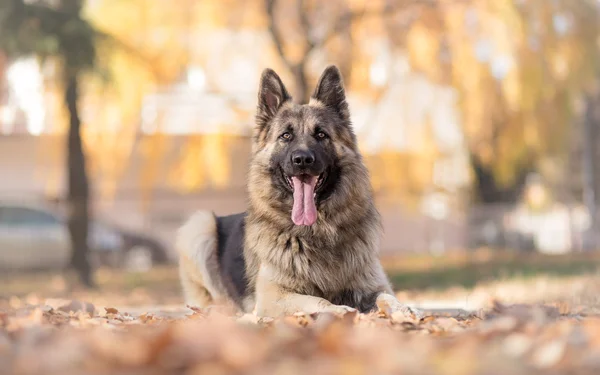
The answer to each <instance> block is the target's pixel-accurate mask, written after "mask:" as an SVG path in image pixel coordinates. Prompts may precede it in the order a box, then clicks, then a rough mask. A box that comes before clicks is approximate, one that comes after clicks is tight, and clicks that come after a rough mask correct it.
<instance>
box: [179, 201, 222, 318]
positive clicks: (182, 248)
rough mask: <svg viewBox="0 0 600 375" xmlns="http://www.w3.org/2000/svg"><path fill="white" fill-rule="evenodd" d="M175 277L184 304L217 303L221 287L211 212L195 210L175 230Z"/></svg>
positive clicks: (219, 301) (220, 296)
mask: <svg viewBox="0 0 600 375" xmlns="http://www.w3.org/2000/svg"><path fill="white" fill-rule="evenodd" d="M176 248H177V251H178V252H179V254H180V256H179V276H180V280H181V285H182V288H183V294H184V297H185V301H186V303H187V304H189V305H192V306H195V307H206V306H208V305H211V304H221V303H222V300H223V299H224V297H225V290H224V289H225V288H224V286H223V282H222V279H221V275H220V270H219V261H218V254H217V252H218V250H217V223H216V221H215V217H214V215H213V214H212V212H209V211H198V212H196V213H195V214H194V215H192V216H191V217H190V219H189V220H188V221H187V222H186V223H185V224H184V225H183V226H182V227H181V228H180V229H179V231H178V232H177V239H176Z"/></svg>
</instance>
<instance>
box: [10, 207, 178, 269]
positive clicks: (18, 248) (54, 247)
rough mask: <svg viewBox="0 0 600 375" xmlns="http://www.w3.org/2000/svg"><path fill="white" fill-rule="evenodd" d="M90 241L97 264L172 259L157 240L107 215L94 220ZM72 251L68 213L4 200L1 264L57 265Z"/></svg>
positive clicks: (140, 265) (135, 265) (137, 264)
mask: <svg viewBox="0 0 600 375" xmlns="http://www.w3.org/2000/svg"><path fill="white" fill-rule="evenodd" d="M89 245H90V255H91V260H92V262H93V264H94V266H100V265H104V266H113V267H114V266H116V267H125V268H127V269H132V270H140V271H143V270H147V269H149V268H151V267H152V266H153V265H155V264H160V263H165V262H167V261H168V260H169V258H168V251H167V249H166V248H165V247H164V246H163V245H162V244H161V243H160V242H159V241H158V240H157V239H155V238H152V237H150V236H147V235H145V234H141V233H136V232H133V231H130V230H125V229H123V228H120V227H118V226H116V225H114V224H111V223H108V222H106V221H102V220H94V221H92V222H91V223H90V228H89ZM70 255H71V244H70V239H69V233H68V229H67V224H66V220H65V216H64V215H62V214H61V213H60V212H58V211H57V210H54V209H51V208H48V207H45V206H43V205H25V204H17V203H2V202H0V268H3V269H56V268H61V267H64V266H65V265H67V264H68V262H69V259H70Z"/></svg>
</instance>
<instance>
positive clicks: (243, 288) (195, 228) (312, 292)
mask: <svg viewBox="0 0 600 375" xmlns="http://www.w3.org/2000/svg"><path fill="white" fill-rule="evenodd" d="M251 160H252V161H251V163H250V170H249V175H248V195H249V207H248V210H247V212H245V213H240V214H236V215H231V216H224V217H215V215H214V214H213V213H212V212H208V211H200V212H197V213H195V214H194V215H192V217H191V218H190V219H189V220H188V222H187V223H186V224H185V225H183V226H182V227H181V229H180V230H179V232H178V235H177V245H176V246H177V249H178V251H179V254H180V277H181V283H182V287H183V291H184V296H185V299H186V303H187V304H188V305H192V306H198V307H204V306H207V305H211V304H213V305H214V304H221V303H231V302H233V303H234V304H235V305H237V307H238V308H239V309H241V310H242V311H245V312H252V311H254V312H255V313H256V314H257V315H258V316H269V317H276V316H280V315H284V314H292V313H295V312H299V311H302V312H306V313H316V312H331V313H334V314H343V313H345V312H348V311H355V310H359V311H360V312H368V311H371V310H374V309H375V308H376V307H377V306H381V303H385V306H387V307H386V308H387V309H388V311H389V310H390V309H391V310H392V311H401V312H404V313H407V314H411V315H416V316H420V313H419V311H417V310H412V309H410V308H408V307H407V306H405V305H403V304H401V303H400V302H399V301H398V300H397V299H396V298H395V297H394V295H393V292H392V288H391V286H390V283H389V281H388V279H387V277H386V275H385V273H384V271H383V268H382V266H381V263H380V262H379V258H378V247H379V241H380V237H381V232H382V231H381V223H380V216H379V213H378V212H377V210H376V208H375V205H374V203H373V197H372V192H371V185H370V182H369V175H368V172H367V168H366V167H365V165H364V163H363V160H362V157H361V155H360V153H359V150H358V147H357V143H356V137H355V135H354V133H353V130H352V125H351V121H350V112H349V110H348V104H347V102H346V96H345V91H344V85H343V82H342V76H341V74H340V72H339V70H338V69H337V67H335V66H330V67H328V68H327V69H326V70H325V71H324V72H323V74H322V75H321V77H320V79H319V82H318V84H317V87H316V89H315V91H314V93H313V94H312V97H311V99H310V101H309V103H308V104H304V105H298V104H294V103H292V98H291V96H290V94H289V93H288V91H287V89H286V88H285V86H284V85H283V83H282V81H281V79H280V78H279V76H278V75H277V74H276V73H275V72H274V71H273V70H271V69H266V70H265V71H264V72H263V74H262V77H261V80H260V87H259V93H258V108H257V115H256V127H255V129H254V133H253V144H252V159H251Z"/></svg>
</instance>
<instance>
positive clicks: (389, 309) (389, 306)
mask: <svg viewBox="0 0 600 375" xmlns="http://www.w3.org/2000/svg"><path fill="white" fill-rule="evenodd" d="M377 308H378V309H379V311H381V312H383V313H384V314H385V315H387V316H389V317H394V318H405V319H415V320H421V319H422V318H423V317H424V316H425V315H424V314H423V312H422V311H421V310H419V309H417V308H414V307H410V306H408V305H405V304H403V303H401V302H400V301H398V299H397V298H396V297H394V296H392V295H391V294H387V293H383V294H380V295H379V296H378V297H377Z"/></svg>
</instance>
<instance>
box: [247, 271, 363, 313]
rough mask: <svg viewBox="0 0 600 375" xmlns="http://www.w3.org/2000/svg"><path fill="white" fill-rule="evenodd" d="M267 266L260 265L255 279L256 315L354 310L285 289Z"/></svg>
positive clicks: (345, 311)
mask: <svg viewBox="0 0 600 375" xmlns="http://www.w3.org/2000/svg"><path fill="white" fill-rule="evenodd" d="M273 275H274V273H273V272H272V270H271V269H269V267H268V266H261V268H260V270H259V272H258V276H257V280H256V315H258V316H268V317H278V316H281V315H290V314H293V313H296V312H305V313H309V314H312V313H319V312H329V313H334V314H345V313H347V312H352V311H356V310H355V309H354V308H352V307H349V306H343V305H334V304H333V303H331V302H329V301H327V300H326V299H324V298H320V297H315V296H309V295H304V294H299V293H293V292H290V291H289V290H285V289H284V288H282V287H281V286H280V285H278V284H277V282H276V281H275V280H274V277H273Z"/></svg>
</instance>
